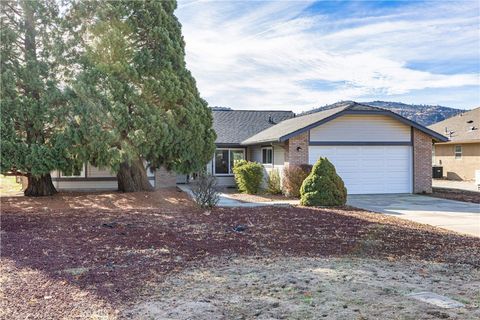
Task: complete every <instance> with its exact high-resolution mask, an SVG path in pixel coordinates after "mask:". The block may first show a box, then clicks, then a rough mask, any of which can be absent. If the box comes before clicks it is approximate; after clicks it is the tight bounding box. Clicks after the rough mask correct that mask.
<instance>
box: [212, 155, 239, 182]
mask: <svg viewBox="0 0 480 320" xmlns="http://www.w3.org/2000/svg"><path fill="white" fill-rule="evenodd" d="M225 150H228V162H227V163H228V173H217V165H216V161H217V157H216V153H217V151H225ZM231 151H242V153H243V159H246V152H245V148H216V149H215V152H214V154H213V175H214V176H219V177H230V176H233V171H232V168H231V163H230V154H231Z"/></svg>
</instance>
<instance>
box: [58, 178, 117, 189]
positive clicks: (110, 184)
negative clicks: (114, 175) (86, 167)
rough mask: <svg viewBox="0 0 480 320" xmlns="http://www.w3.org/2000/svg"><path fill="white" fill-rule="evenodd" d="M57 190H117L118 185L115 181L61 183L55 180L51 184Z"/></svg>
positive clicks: (80, 180)
mask: <svg viewBox="0 0 480 320" xmlns="http://www.w3.org/2000/svg"><path fill="white" fill-rule="evenodd" d="M53 185H54V186H55V188H56V189H57V190H79V191H82V190H84V191H89V190H117V189H118V184H117V181H116V180H106V181H86V180H82V179H81V178H80V179H79V180H78V181H71V180H69V181H62V180H57V181H54V182H53Z"/></svg>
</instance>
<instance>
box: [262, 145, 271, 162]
mask: <svg viewBox="0 0 480 320" xmlns="http://www.w3.org/2000/svg"><path fill="white" fill-rule="evenodd" d="M264 151H265V156H266V158H267V159H264V158H263V155H264V153H263V152H264ZM269 151H270V153H271V156H270V162H266V160H268V152H269ZM262 164H264V165H273V148H272V147H262Z"/></svg>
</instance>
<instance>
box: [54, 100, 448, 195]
mask: <svg viewBox="0 0 480 320" xmlns="http://www.w3.org/2000/svg"><path fill="white" fill-rule="evenodd" d="M212 113H213V120H214V121H213V124H214V129H215V131H216V133H217V140H216V142H215V143H216V147H217V148H216V150H215V153H214V155H213V157H212V160H211V161H210V162H209V163H208V164H207V168H206V169H207V171H208V172H209V173H211V174H213V175H215V176H216V177H217V180H218V182H219V184H220V185H223V186H234V185H235V181H234V178H233V173H232V167H233V164H234V162H235V160H240V159H246V160H250V161H256V162H260V163H262V164H263V166H264V167H265V171H266V172H270V171H271V170H275V169H277V170H278V171H279V173H280V174H282V173H283V168H284V167H285V166H288V165H300V164H314V163H315V162H316V161H317V160H318V158H319V157H327V158H328V159H329V160H330V161H331V162H333V164H334V165H335V167H336V169H337V172H338V174H339V175H340V176H341V177H342V179H343V180H344V181H345V184H346V187H347V189H348V192H349V193H350V194H375V193H421V192H427V193H428V192H431V190H432V168H431V166H432V162H431V157H432V144H433V143H434V142H446V141H447V140H448V139H447V138H446V137H444V136H443V135H441V134H439V133H437V132H435V131H433V130H430V129H428V128H426V127H424V126H422V125H419V124H418V123H416V122H413V121H410V120H408V119H406V118H404V117H402V116H400V115H398V114H396V113H394V112H391V111H388V110H385V109H381V108H376V107H371V106H366V105H362V104H359V103H355V102H345V103H343V104H342V103H341V104H338V107H335V108H333V109H329V110H325V111H320V112H316V113H311V114H307V115H303V116H297V117H295V114H294V113H293V112H291V111H245V110H218V109H214V110H212ZM92 172H95V171H94V169H93V168H91V169H90V174H89V167H88V166H87V170H86V173H85V174H84V176H82V178H80V179H79V180H74V179H77V178H73V177H69V178H68V179H69V180H68V182H69V183H74V182H75V181H77V183H78V184H79V183H84V182H83V181H85V182H87V181H86V179H92V178H89V177H92ZM150 176H151V177H152V183H154V184H155V186H156V187H157V188H158V187H161V186H170V185H172V184H173V183H174V182H175V175H174V174H172V173H168V172H166V171H165V170H157V171H155V172H151V173H150ZM178 177H184V176H181V175H178ZM66 178H67V177H61V176H60V175H59V176H58V177H57V178H55V177H54V180H55V181H60V182H62V180H61V179H66ZM58 179H59V180H58ZM109 179H110V180H111V182H110V187H116V179H115V177H110V178H109ZM178 179H179V181H180V178H178ZM181 180H182V181H185V180H184V178H182V179H181ZM65 182H67V181H65ZM93 182H97V183H99V182H100V180H94V181H92V184H91V186H93V187H95V186H96V184H95V183H93ZM73 185H74V184H70V186H73Z"/></svg>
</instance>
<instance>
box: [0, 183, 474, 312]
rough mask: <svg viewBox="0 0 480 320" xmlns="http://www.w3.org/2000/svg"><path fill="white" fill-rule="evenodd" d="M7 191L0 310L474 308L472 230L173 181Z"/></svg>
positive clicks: (416, 310) (2, 243)
mask: <svg viewBox="0 0 480 320" xmlns="http://www.w3.org/2000/svg"><path fill="white" fill-rule="evenodd" d="M1 200H2V215H1V223H2V224H1V245H2V247H1V249H2V250H1V257H2V261H1V269H0V283H1V291H0V297H1V299H0V318H4V319H27V318H31V319H50V318H58V319H72V318H80V319H91V318H94V319H114V318H134V319H139V318H140V319H155V318H157V319H162V318H171V319H192V318H194V319H230V318H239V319H251V318H282V316H283V317H284V318H288V319H289V318H294V319H308V318H311V319H317V318H327V319H335V318H344V319H362V317H363V318H368V319H371V318H374V319H375V318H382V316H385V315H387V318H412V319H414V318H418V315H421V318H427V319H428V318H432V319H434V318H438V317H452V318H466V319H469V318H471V319H474V318H478V317H479V316H480V313H479V309H478V307H479V304H480V296H479V294H478V290H477V289H478V286H479V285H480V273H479V268H480V239H478V238H474V237H468V236H462V235H458V234H455V233H450V232H447V231H444V230H440V229H435V228H434V227H430V226H426V225H420V224H416V223H413V222H409V221H406V220H401V219H397V218H395V217H390V216H384V215H379V214H374V213H369V212H365V211H361V210H358V209H355V208H348V207H345V208H336V209H326V208H302V207H262V208H241V209H234V208H233V209H232V208H217V209H214V210H200V209H198V208H196V207H195V206H194V205H193V204H192V202H191V201H190V200H189V199H188V198H187V196H186V195H185V194H184V193H182V192H178V191H177V190H176V189H165V190H162V191H157V192H153V193H134V194H121V193H92V194H81V193H60V194H58V195H55V196H54V197H48V198H35V199H29V198H24V197H3V198H2V199H1ZM238 226H241V228H236V227H238ZM235 230H241V231H235ZM417 291H434V292H436V293H439V294H444V295H446V296H448V297H450V298H453V299H455V300H457V301H460V302H462V303H464V304H465V307H464V308H459V309H438V308H437V307H434V306H432V305H429V304H425V303H422V302H417V301H412V300H411V299H409V298H406V297H405V294H407V293H410V292H417ZM374 306H375V307H374Z"/></svg>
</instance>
